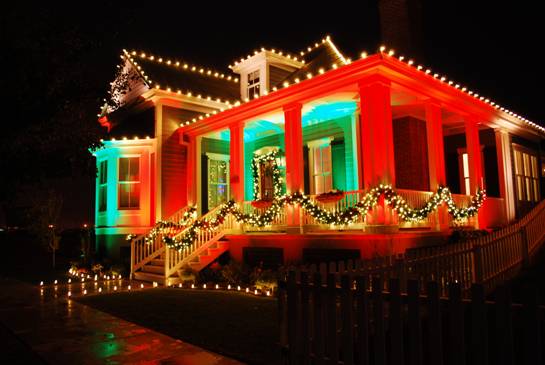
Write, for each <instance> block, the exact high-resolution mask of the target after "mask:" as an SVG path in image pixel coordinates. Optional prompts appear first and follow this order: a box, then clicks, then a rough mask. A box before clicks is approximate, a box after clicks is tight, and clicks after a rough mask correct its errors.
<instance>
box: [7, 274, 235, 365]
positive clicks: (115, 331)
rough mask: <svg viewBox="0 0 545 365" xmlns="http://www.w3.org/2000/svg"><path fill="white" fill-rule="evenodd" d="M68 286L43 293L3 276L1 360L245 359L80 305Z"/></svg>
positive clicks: (184, 364)
mask: <svg viewBox="0 0 545 365" xmlns="http://www.w3.org/2000/svg"><path fill="white" fill-rule="evenodd" d="M67 290H68V289H67V285H58V286H57V289H55V287H45V288H44V289H43V292H42V293H40V288H38V287H36V286H32V285H29V284H25V283H21V282H17V281H12V280H6V279H0V341H1V342H2V343H3V344H2V345H0V352H1V353H2V362H4V361H5V360H8V362H6V363H10V364H12V363H21V364H22V363H25V364H33V363H40V362H41V363H46V364H178V365H194V364H195V365H197V364H199V365H236V364H241V363H240V362H238V361H235V360H232V359H228V358H225V357H222V356H220V355H218V354H214V353H211V352H208V351H205V350H203V349H201V348H198V347H196V346H193V345H189V344H187V343H184V342H182V341H179V340H175V339H173V338H171V337H168V336H165V335H163V334H160V333H158V332H155V331H152V330H149V329H147V328H144V327H140V326H138V325H136V324H133V323H131V322H127V321H124V320H122V319H120V318H117V317H114V316H111V315H109V314H106V313H104V312H101V311H98V310H95V309H92V308H90V307H88V306H85V305H83V304H79V303H77V302H75V301H74V300H70V299H68V298H67V295H66V293H67ZM142 310H146V309H145V308H142ZM6 356H7V357H8V358H7V359H6Z"/></svg>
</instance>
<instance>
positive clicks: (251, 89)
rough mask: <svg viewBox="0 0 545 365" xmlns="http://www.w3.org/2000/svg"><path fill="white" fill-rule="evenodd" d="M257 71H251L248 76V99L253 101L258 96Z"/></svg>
mask: <svg viewBox="0 0 545 365" xmlns="http://www.w3.org/2000/svg"><path fill="white" fill-rule="evenodd" d="M259 84H260V82H259V70H255V71H252V72H250V73H249V74H248V89H247V90H248V93H247V97H248V99H253V98H255V97H257V96H259V95H260V93H259Z"/></svg>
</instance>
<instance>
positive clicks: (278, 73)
mask: <svg viewBox="0 0 545 365" xmlns="http://www.w3.org/2000/svg"><path fill="white" fill-rule="evenodd" d="M290 74H291V72H290V71H286V70H283V69H281V68H278V67H274V66H272V65H269V85H270V87H271V88H272V87H273V86H275V85H277V84H278V83H279V82H281V81H283V80H285V79H286V77H288V75H290Z"/></svg>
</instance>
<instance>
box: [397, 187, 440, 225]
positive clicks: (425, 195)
mask: <svg viewBox="0 0 545 365" xmlns="http://www.w3.org/2000/svg"><path fill="white" fill-rule="evenodd" d="M396 192H397V193H398V194H399V195H400V196H401V197H402V198H403V199H405V201H406V202H407V204H408V205H409V206H410V207H411V208H414V209H419V208H422V207H423V206H424V205H426V203H427V202H428V201H429V200H430V198H431V197H432V196H433V194H434V193H432V192H431V191H419V190H406V189H397V190H396ZM436 221H437V214H436V213H435V212H432V213H431V214H430V215H428V216H427V217H426V218H425V219H424V220H423V221H421V222H399V225H400V227H404V228H412V227H433V226H434V225H435V222H436Z"/></svg>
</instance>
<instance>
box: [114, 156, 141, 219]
mask: <svg viewBox="0 0 545 365" xmlns="http://www.w3.org/2000/svg"><path fill="white" fill-rule="evenodd" d="M118 186H119V209H138V208H140V158H139V157H122V158H120V159H119V185H118Z"/></svg>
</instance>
